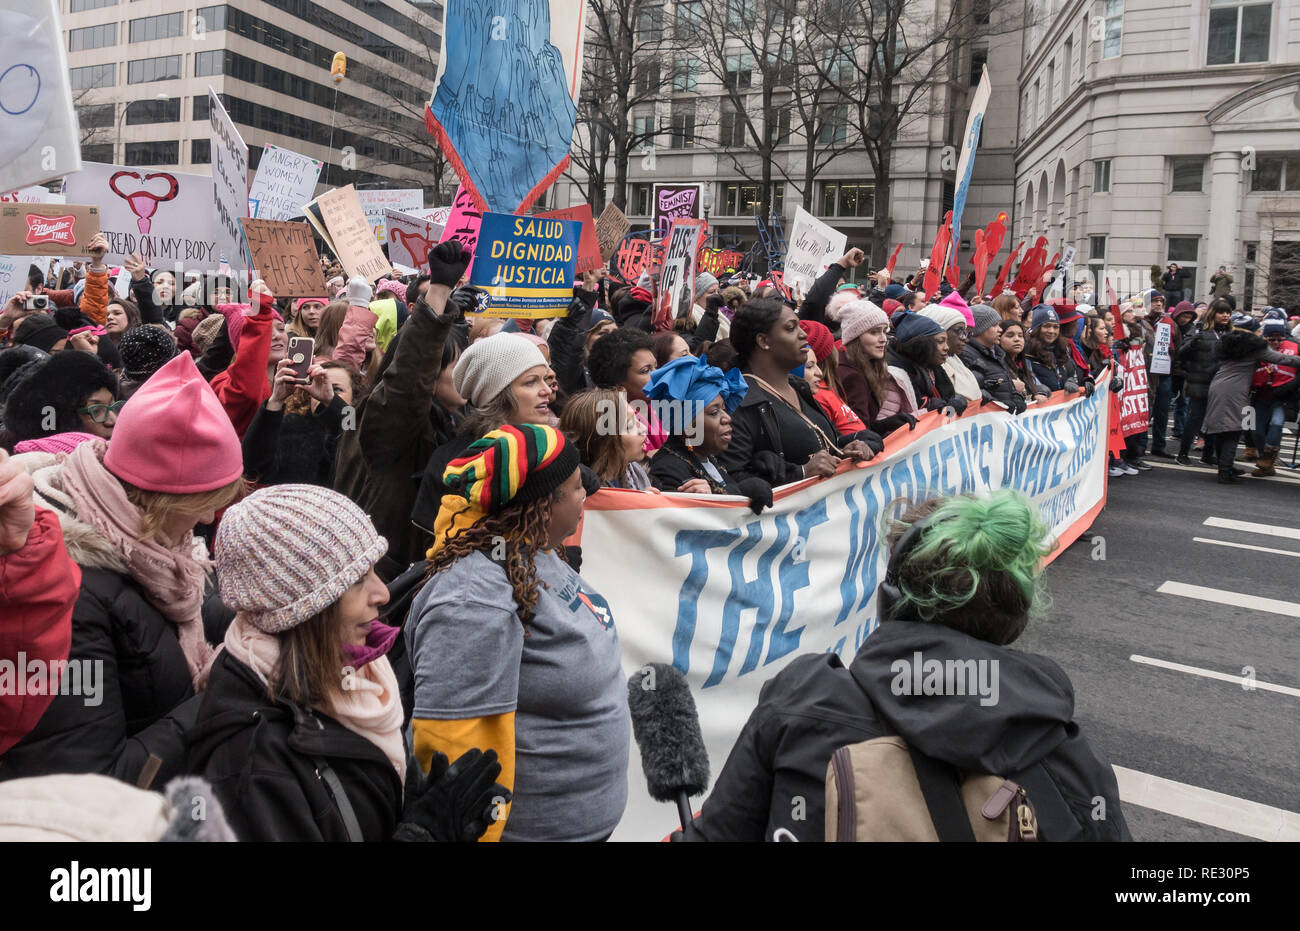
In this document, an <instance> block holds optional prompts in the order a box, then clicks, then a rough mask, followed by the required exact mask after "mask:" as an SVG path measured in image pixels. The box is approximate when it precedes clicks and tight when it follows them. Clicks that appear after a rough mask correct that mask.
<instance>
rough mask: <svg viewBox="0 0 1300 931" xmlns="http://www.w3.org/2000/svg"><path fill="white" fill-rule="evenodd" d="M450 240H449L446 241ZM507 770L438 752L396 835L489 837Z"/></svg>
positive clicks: (447, 839)
mask: <svg viewBox="0 0 1300 931" xmlns="http://www.w3.org/2000/svg"><path fill="white" fill-rule="evenodd" d="M442 245H445V244H442ZM499 775H501V764H500V763H499V762H497V752H496V751H495V750H489V751H488V752H487V753H484V752H483V751H482V750H480V749H478V748H477V747H471V748H470V749H469V750H466V751H465V753H464V754H463V755H462V756H461V757H460V759H458V760H457V761H456V762H455V763H453V764H451V765H450V766H448V765H447V757H446V756H444V755H443V754H441V753H435V754H434V755H433V759H432V760H431V761H430V763H429V775H428V776H427V777H426V778H425V780H424V786H425V788H424V790H423V791H422V792H421V793H420V795H419V796H418V797H417V798H416V799H414V800H413V801H411V802H409V803H408V805H407V807H406V811H405V812H404V813H403V816H402V823H401V824H399V825H398V828H397V831H396V832H395V833H394V835H393V839H394V840H405V841H417V840H422V841H438V842H441V843H451V842H465V843H471V842H473V841H476V840H478V839H479V838H480V837H482V836H483V833H484V832H485V831H487V829H488V827H489V826H491V824H492V823H493V821H494V820H495V816H496V815H497V814H498V813H499V808H498V806H499V805H505V804H506V803H507V802H509V801H510V799H511V798H512V796H511V794H510V790H509V789H507V788H506V787H505V786H503V785H501V784H500V783H498V782H497V781H496V778H497V776H499Z"/></svg>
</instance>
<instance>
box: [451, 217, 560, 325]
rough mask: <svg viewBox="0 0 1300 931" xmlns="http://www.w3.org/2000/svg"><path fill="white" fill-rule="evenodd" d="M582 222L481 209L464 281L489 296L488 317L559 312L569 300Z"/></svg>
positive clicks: (544, 314)
mask: <svg viewBox="0 0 1300 931" xmlns="http://www.w3.org/2000/svg"><path fill="white" fill-rule="evenodd" d="M581 233H582V224H580V223H575V222H573V221H572V220H547V219H543V218H541V217H519V216H514V215H512V214H508V213H485V214H483V220H482V224H481V226H480V227H479V233H478V246H477V248H476V249H475V252H474V271H473V274H472V275H471V276H470V284H471V285H472V286H474V287H476V288H482V289H483V290H484V291H486V292H487V293H488V295H489V301H488V309H487V310H486V311H485V312H484V316H488V317H523V318H532V319H536V318H539V317H559V316H563V315H564V314H565V312H567V311H568V308H569V303H570V302H571V301H572V300H573V275H574V271H573V269H574V265H575V264H576V263H577V261H578V237H579V236H580V235H581Z"/></svg>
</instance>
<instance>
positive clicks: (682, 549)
mask: <svg viewBox="0 0 1300 931" xmlns="http://www.w3.org/2000/svg"><path fill="white" fill-rule="evenodd" d="M1108 408H1109V399H1108V397H1107V396H1106V381H1105V380H1104V379H1102V380H1100V381H1099V384H1098V387H1097V390H1096V392H1095V393H1094V394H1093V396H1092V397H1091V398H1083V397H1082V396H1081V395H1074V396H1071V397H1069V398H1066V396H1065V395H1064V393H1061V392H1058V393H1057V394H1056V395H1055V396H1053V398H1051V399H1050V400H1048V401H1046V402H1040V403H1039V404H1035V405H1033V406H1031V407H1030V409H1029V410H1028V411H1027V412H1026V413H1024V414H1021V415H1019V416H1012V415H1011V414H1008V413H1007V412H1006V411H1005V410H1003V409H1002V408H1001V407H998V406H996V405H983V406H979V405H972V407H971V408H970V409H968V410H967V412H966V413H965V415H964V416H962V417H960V418H956V419H954V420H951V421H945V420H944V418H943V416H942V415H941V414H939V413H937V412H936V413H932V414H928V415H926V416H925V417H924V418H923V419H922V420H921V421H920V423H919V424H918V425H917V427H916V429H915V430H913V431H911V432H904V433H898V434H895V435H893V436H891V437H890V438H889V441H888V442H887V443H886V446H885V450H884V452H883V453H882V454H880V455H879V456H877V457H876V458H875V459H874V460H873V461H871V462H870V463H864V464H861V465H859V466H857V467H854V468H849V469H847V471H844V472H841V473H840V474H838V475H835V476H833V477H832V478H829V479H825V480H822V481H810V482H802V483H799V484H796V485H790V486H786V487H785V488H783V489H781V491H779V492H778V493H777V495H776V499H777V500H776V502H775V504H774V506H773V507H772V508H770V509H768V510H766V511H764V512H763V514H761V515H758V516H755V515H754V514H753V513H752V512H751V511H750V510H749V508H748V506H747V504H746V503H745V502H744V501H743V500H741V499H738V498H730V497H724V498H720V497H702V496H692V495H654V494H649V493H645V492H633V491H617V490H607V491H601V492H599V493H598V494H596V495H594V496H593V497H591V498H590V499H588V502H587V509H586V514H585V517H584V520H583V527H582V530H581V542H582V553H583V562H582V574H583V576H584V578H586V579H587V580H588V581H590V582H591V583H592V584H593V585H594V586H595V588H596V590H597V591H599V592H600V593H601V594H602V595H604V596H605V598H606V599H607V600H608V601H609V604H610V608H611V610H612V611H613V614H614V621H615V623H616V625H617V627H618V633H619V639H620V642H621V644H622V648H623V667H624V672H626V673H627V674H629V675H630V674H631V673H633V672H634V671H636V670H637V669H639V668H641V667H642V666H643V665H644V664H646V663H651V662H663V663H672V664H674V665H675V666H677V668H679V669H681V670H682V671H683V672H684V673H685V674H686V678H687V681H688V682H689V683H690V685H691V689H692V692H693V693H694V695H695V700H696V703H697V706H698V708H699V712H700V721H701V725H702V727H703V731H704V740H705V743H706V745H707V746H708V750H709V761H710V766H711V772H712V774H713V776H714V777H715V778H716V776H717V774H718V772H720V771H721V769H722V766H723V763H724V762H725V761H726V759H727V754H728V753H729V752H730V750H731V746H732V743H733V742H734V741H735V739H736V736H737V735H738V734H739V733H740V730H741V728H742V727H743V725H744V723H745V721H746V719H747V718H748V717H749V714H750V712H751V711H752V710H753V708H754V706H755V704H756V703H757V701H758V693H759V689H760V688H761V687H762V685H763V683H764V682H765V681H767V680H768V679H769V678H771V677H772V676H773V675H775V674H776V673H777V672H779V671H780V670H781V669H782V668H783V667H784V666H785V665H786V663H788V662H789V661H790V660H792V659H793V658H794V657H796V656H798V655H800V654H804V653H815V652H827V651H834V652H836V653H838V654H839V656H840V658H841V659H842V660H843V661H844V662H845V663H846V664H847V663H848V662H849V661H850V660H851V659H852V657H853V655H854V654H855V653H856V652H857V649H858V647H859V646H861V644H862V642H863V640H864V639H866V637H867V635H868V634H870V633H871V631H872V630H873V629H874V628H875V626H876V623H877V619H876V611H875V592H876V586H877V585H878V584H879V582H880V580H881V579H882V578H883V577H884V571H885V565H886V562H887V558H886V557H887V548H886V547H885V545H884V544H883V542H882V540H881V533H880V531H881V524H882V517H883V516H884V515H885V513H886V512H887V510H888V508H889V506H890V503H891V502H894V501H896V500H898V499H905V500H912V501H921V500H924V499H926V498H929V497H932V496H936V495H952V494H958V493H962V492H974V493H976V494H980V493H984V492H988V491H990V490H992V489H996V488H1016V489H1019V490H1021V491H1023V492H1025V493H1026V494H1027V495H1028V496H1029V497H1030V498H1031V499H1032V500H1033V501H1035V502H1036V503H1037V505H1038V507H1039V508H1040V510H1041V512H1042V514H1043V517H1044V519H1045V520H1046V522H1047V523H1048V524H1049V525H1050V526H1051V527H1052V529H1053V531H1054V533H1055V536H1056V538H1057V540H1058V543H1059V546H1060V547H1063V546H1066V545H1068V544H1069V543H1071V542H1073V541H1074V540H1075V539H1076V538H1077V537H1078V536H1079V534H1081V533H1082V532H1083V531H1084V530H1086V529H1087V527H1088V525H1089V524H1091V522H1092V520H1093V518H1094V517H1095V516H1096V515H1097V513H1098V512H1099V511H1100V510H1101V508H1102V506H1103V504H1104V503H1105V496H1106V426H1107V425H1106V412H1107V410H1108ZM1058 551H1059V549H1058ZM628 798H629V800H628V808H627V813H626V814H625V815H624V817H623V822H622V824H620V826H619V829H618V831H617V832H616V833H615V839H618V840H655V839H659V838H661V837H663V836H664V835H665V834H667V833H668V832H669V831H671V830H673V829H674V827H675V826H676V822H675V809H674V808H673V807H672V806H671V805H660V804H658V803H655V802H653V801H651V800H650V798H649V796H648V795H647V793H646V786H645V779H644V776H643V775H642V774H641V768H640V758H639V755H638V753H637V750H636V748H635V747H634V748H633V750H632V759H631V762H630V765H629V796H628ZM693 803H694V804H695V805H697V806H698V804H699V800H694V802H693Z"/></svg>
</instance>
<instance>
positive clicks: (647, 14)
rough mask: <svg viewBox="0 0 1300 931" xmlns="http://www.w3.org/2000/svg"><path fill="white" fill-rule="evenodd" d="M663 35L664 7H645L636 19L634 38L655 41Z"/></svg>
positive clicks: (639, 40) (642, 40) (641, 40)
mask: <svg viewBox="0 0 1300 931" xmlns="http://www.w3.org/2000/svg"><path fill="white" fill-rule="evenodd" d="M663 37H664V8H663V7H661V6H651V7H645V8H643V9H642V10H641V13H640V15H639V16H638V17H637V20H636V40H637V41H638V42H657V41H659V40H660V39H662V38H663Z"/></svg>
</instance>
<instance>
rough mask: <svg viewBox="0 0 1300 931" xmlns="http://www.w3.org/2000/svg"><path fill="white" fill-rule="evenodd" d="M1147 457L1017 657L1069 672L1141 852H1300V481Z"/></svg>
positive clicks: (1076, 554)
mask: <svg viewBox="0 0 1300 931" xmlns="http://www.w3.org/2000/svg"><path fill="white" fill-rule="evenodd" d="M1286 449H1287V450H1288V453H1287V455H1286V456H1284V461H1286V462H1289V461H1290V455H1289V449H1290V443H1289V442H1288V443H1287V444H1286ZM1149 461H1150V462H1151V464H1152V465H1156V466H1157V468H1156V469H1154V470H1153V471H1151V472H1144V473H1142V474H1140V475H1136V476H1125V477H1123V478H1117V479H1111V480H1110V490H1109V501H1108V504H1107V507H1106V509H1105V510H1104V511H1103V512H1102V513H1101V515H1100V516H1099V517H1098V519H1097V521H1096V523H1095V524H1094V525H1093V527H1092V531H1091V533H1088V534H1085V535H1084V536H1083V537H1082V538H1080V540H1079V541H1078V542H1076V543H1075V544H1074V545H1073V546H1071V547H1070V549H1069V550H1068V551H1067V552H1065V553H1063V554H1062V555H1061V556H1060V557H1059V558H1058V559H1057V560H1056V562H1055V563H1054V564H1053V565H1052V567H1051V568H1050V569H1049V570H1048V573H1047V585H1048V590H1049V592H1050V593H1051V596H1052V599H1053V606H1052V608H1051V611H1050V613H1049V614H1048V616H1047V617H1046V618H1043V619H1040V620H1038V621H1036V622H1031V624H1030V627H1029V630H1028V631H1027V632H1026V634H1025V635H1024V636H1023V637H1022V638H1021V640H1020V641H1019V642H1018V643H1017V644H1016V646H1017V647H1019V648H1021V649H1026V650H1032V651H1035V652H1042V653H1045V654H1047V655H1048V656H1051V657H1053V658H1054V659H1056V660H1057V661H1058V662H1060V663H1061V665H1062V666H1063V667H1064V668H1065V670H1066V671H1067V672H1068V673H1069V675H1070V677H1071V679H1072V680H1073V682H1074V687H1075V693H1076V703H1077V704H1076V707H1077V716H1076V717H1077V720H1078V721H1079V723H1080V725H1081V726H1082V727H1083V729H1084V731H1085V733H1086V734H1087V735H1088V737H1089V739H1090V740H1091V741H1092V742H1093V744H1094V746H1096V747H1098V748H1099V749H1100V750H1101V751H1102V752H1103V753H1104V754H1105V755H1106V757H1107V758H1108V759H1109V761H1110V762H1111V763H1112V764H1113V765H1114V766H1115V767H1116V769H1117V771H1119V774H1120V791H1121V797H1122V798H1123V799H1124V802H1125V814H1126V816H1127V818H1128V822H1129V826H1130V828H1131V830H1132V832H1133V836H1134V839H1135V840H1140V841H1154V840H1184V841H1195V840H1248V839H1255V838H1258V839H1290V840H1296V839H1298V838H1300V815H1297V814H1296V813H1297V812H1300V641H1298V640H1297V637H1296V633H1297V629H1298V628H1297V625H1298V624H1300V602H1298V601H1296V600H1295V597H1296V596H1295V585H1296V579H1297V570H1300V508H1298V507H1297V504H1300V487H1297V486H1300V478H1297V473H1296V472H1294V471H1292V470H1290V469H1280V470H1279V473H1278V477H1277V478H1270V479H1253V478H1249V477H1243V478H1242V482H1241V484H1239V485H1235V486H1234V485H1220V484H1218V483H1217V482H1216V481H1215V477H1214V473H1213V471H1212V470H1210V469H1209V468H1206V467H1198V466H1192V467H1183V466H1177V465H1174V464H1172V463H1168V464H1165V463H1166V462H1167V460H1165V461H1162V460H1159V459H1154V458H1153V459H1150V460H1149ZM1238 466H1245V467H1246V468H1250V466H1249V464H1247V463H1244V462H1238ZM1284 475H1285V477H1283V476H1284ZM1103 546H1104V550H1103ZM1252 670H1253V679H1254V685H1255V687H1254V689H1253V690H1250V689H1247V688H1244V687H1243V676H1250V675H1251V674H1252ZM1243 671H1244V672H1243ZM1126 771H1131V772H1126ZM1148 776H1150V777H1157V778H1156V779H1155V780H1151V779H1147V778H1146V777H1148ZM1163 780H1170V781H1171V782H1165V781H1163ZM1215 793H1219V794H1218V795H1216V794H1215ZM1137 800H1141V801H1142V802H1145V804H1139V803H1138V801H1137Z"/></svg>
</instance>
